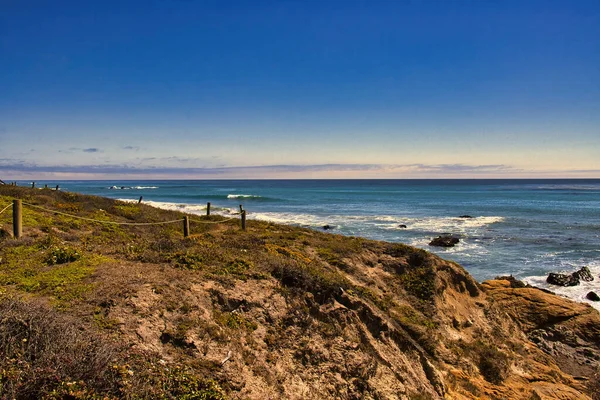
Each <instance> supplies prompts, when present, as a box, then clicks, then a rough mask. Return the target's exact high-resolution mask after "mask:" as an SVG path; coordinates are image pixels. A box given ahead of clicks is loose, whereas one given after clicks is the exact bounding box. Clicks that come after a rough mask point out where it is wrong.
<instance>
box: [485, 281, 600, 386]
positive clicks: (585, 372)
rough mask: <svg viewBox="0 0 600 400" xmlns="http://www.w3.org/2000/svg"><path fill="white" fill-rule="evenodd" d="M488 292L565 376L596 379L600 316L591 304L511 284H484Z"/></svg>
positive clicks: (497, 282) (598, 356)
mask: <svg viewBox="0 0 600 400" xmlns="http://www.w3.org/2000/svg"><path fill="white" fill-rule="evenodd" d="M482 286H483V288H484V290H485V291H486V293H487V294H488V295H489V296H490V297H491V298H492V299H493V300H494V302H495V303H496V304H497V306H498V307H500V308H501V309H502V310H503V311H504V312H505V313H506V316H507V317H508V318H510V319H511V320H513V321H515V322H516V323H517V325H518V326H519V328H520V329H521V330H522V331H523V332H524V333H525V335H526V336H527V338H528V339H529V340H531V342H533V343H535V345H536V346H537V347H538V348H539V349H541V350H542V351H543V352H544V353H546V354H548V355H549V356H551V357H552V358H553V359H554V360H555V362H556V365H557V366H558V367H559V368H560V369H561V370H562V371H563V372H565V373H568V374H570V375H572V376H576V377H582V376H583V377H592V376H594V373H595V369H596V368H597V366H598V365H599V362H600V348H599V346H598V343H600V314H599V313H598V311H596V310H595V309H594V308H592V307H591V306H589V305H587V304H582V303H575V302H573V301H571V300H568V299H565V298H562V297H559V296H555V295H553V294H551V293H548V292H545V291H542V290H539V289H536V288H532V287H522V288H514V287H511V285H510V282H508V281H504V280H494V281H488V282H484V283H483V285H482Z"/></svg>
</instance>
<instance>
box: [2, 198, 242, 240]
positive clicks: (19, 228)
mask: <svg viewBox="0 0 600 400" xmlns="http://www.w3.org/2000/svg"><path fill="white" fill-rule="evenodd" d="M11 205H12V207H13V235H14V237H15V238H16V239H18V238H20V237H21V236H22V232H23V218H22V213H23V211H22V206H23V205H25V206H27V207H30V208H32V209H36V210H40V211H44V212H47V213H52V214H58V215H63V216H65V217H69V218H74V219H79V220H83V221H88V222H93V223H98V224H107V225H125V226H150V225H167V224H175V223H183V236H184V237H188V236H189V235H190V221H191V222H194V223H198V224H222V223H225V222H228V221H232V220H234V219H236V218H234V217H231V218H225V219H223V220H219V221H201V220H198V219H190V217H189V216H187V215H186V216H184V217H183V218H180V219H174V220H170V221H159V222H117V221H106V220H100V219H95V218H88V217H82V216H79V215H73V214H69V213H65V212H61V211H56V210H50V209H47V208H45V207H41V206H38V205H35V204H31V203H27V202H24V201H22V200H13V203H12V204H9V205H7V206H6V207H4V208H3V209H2V211H0V214H2V213H3V212H5V211H6V210H8V208H10V207H11ZM208 210H210V203H208ZM240 210H241V211H240V212H239V213H234V214H233V215H240V216H241V225H242V230H246V211H245V210H243V208H242V206H241V205H240ZM209 215H210V211H207V216H209Z"/></svg>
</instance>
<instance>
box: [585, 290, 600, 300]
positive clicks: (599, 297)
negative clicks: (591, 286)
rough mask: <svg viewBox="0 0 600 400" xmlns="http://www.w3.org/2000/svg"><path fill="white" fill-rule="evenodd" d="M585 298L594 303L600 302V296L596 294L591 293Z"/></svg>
mask: <svg viewBox="0 0 600 400" xmlns="http://www.w3.org/2000/svg"><path fill="white" fill-rule="evenodd" d="M585 298H586V299H588V300H592V301H600V296H598V293H596V292H589V293H588V294H587V295H586V296H585Z"/></svg>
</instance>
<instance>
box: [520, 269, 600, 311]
mask: <svg viewBox="0 0 600 400" xmlns="http://www.w3.org/2000/svg"><path fill="white" fill-rule="evenodd" d="M583 266H587V267H588V268H589V269H590V271H591V273H592V276H593V277H594V280H593V281H592V282H585V281H581V282H580V284H579V285H577V286H568V287H562V286H556V285H551V284H549V283H547V282H546V278H547V277H548V275H547V274H545V275H538V276H528V277H525V278H523V281H525V282H526V283H529V284H530V285H532V286H535V287H539V288H542V289H547V290H550V291H552V292H554V293H556V294H558V295H560V296H563V297H567V298H569V299H571V300H575V301H578V302H582V303H588V304H590V305H591V306H592V307H594V308H595V309H597V310H600V302H598V301H591V300H588V299H586V298H585V296H586V295H587V294H588V293H589V292H596V293H597V294H600V261H595V262H592V263H589V264H586V265H579V266H573V268H572V269H568V270H564V271H562V272H565V273H572V272H574V271H576V270H578V269H580V268H581V267H583ZM555 272H559V271H555Z"/></svg>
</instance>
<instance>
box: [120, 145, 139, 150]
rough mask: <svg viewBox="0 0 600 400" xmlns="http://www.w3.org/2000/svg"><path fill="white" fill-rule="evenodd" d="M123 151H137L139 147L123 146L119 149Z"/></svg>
mask: <svg viewBox="0 0 600 400" xmlns="http://www.w3.org/2000/svg"><path fill="white" fill-rule="evenodd" d="M121 148H122V149H123V150H132V151H138V150H139V149H140V147H139V146H123V147H121Z"/></svg>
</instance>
